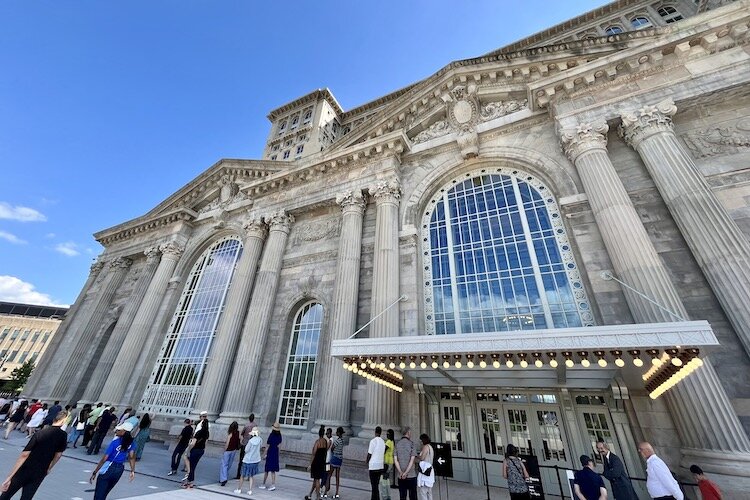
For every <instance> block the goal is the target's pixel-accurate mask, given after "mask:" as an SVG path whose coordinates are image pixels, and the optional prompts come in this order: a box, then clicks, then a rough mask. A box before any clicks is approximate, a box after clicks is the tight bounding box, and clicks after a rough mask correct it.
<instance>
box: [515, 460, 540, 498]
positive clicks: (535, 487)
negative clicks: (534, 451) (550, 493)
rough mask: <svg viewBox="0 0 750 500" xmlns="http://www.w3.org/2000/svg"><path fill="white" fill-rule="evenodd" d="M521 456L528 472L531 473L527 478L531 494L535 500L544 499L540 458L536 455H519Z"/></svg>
mask: <svg viewBox="0 0 750 500" xmlns="http://www.w3.org/2000/svg"><path fill="white" fill-rule="evenodd" d="M519 458H520V459H521V460H523V464H524V465H525V466H526V472H528V473H529V478H528V479H527V480H526V484H527V485H528V487H529V496H530V497H531V498H533V499H534V500H544V489H543V488H542V474H541V471H540V470H539V460H538V459H537V458H536V455H519Z"/></svg>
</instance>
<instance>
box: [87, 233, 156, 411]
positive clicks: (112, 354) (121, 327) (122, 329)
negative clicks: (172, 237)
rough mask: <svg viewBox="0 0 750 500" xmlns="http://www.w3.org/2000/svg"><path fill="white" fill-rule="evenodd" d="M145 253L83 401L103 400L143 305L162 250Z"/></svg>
mask: <svg viewBox="0 0 750 500" xmlns="http://www.w3.org/2000/svg"><path fill="white" fill-rule="evenodd" d="M143 253H144V255H145V256H146V266H145V267H144V268H143V270H142V271H141V275H140V276H138V281H137V282H136V284H135V286H134V287H133V292H132V293H131V294H130V297H129V298H128V303H127V304H126V305H125V308H124V309H123V311H122V314H121V315H120V318H119V319H118V320H117V325H115V329H114V330H113V331H112V335H111V336H110V338H109V340H108V341H107V345H106V347H105V348H104V352H102V356H101V358H100V359H99V361H98V363H97V364H96V369H95V370H94V374H93V375H92V376H91V379H90V380H89V383H88V385H87V386H86V390H85V391H84V392H83V398H82V400H83V402H87V403H93V402H96V401H101V399H100V398H99V395H100V394H101V392H102V388H103V387H104V383H105V382H106V381H107V377H108V376H109V373H110V370H112V365H113V364H114V362H115V359H116V358H117V354H118V353H119V352H120V348H121V347H122V344H123V343H124V342H125V337H126V334H127V333H128V330H129V329H130V325H131V324H132V323H133V319H134V318H135V315H136V313H137V311H138V309H139V308H140V306H141V302H142V301H143V297H144V295H146V289H147V288H148V285H149V283H151V278H153V276H154V272H155V271H156V266H157V265H158V264H159V253H160V252H159V248H158V247H151V248H149V249H148V250H146V251H145V252H143Z"/></svg>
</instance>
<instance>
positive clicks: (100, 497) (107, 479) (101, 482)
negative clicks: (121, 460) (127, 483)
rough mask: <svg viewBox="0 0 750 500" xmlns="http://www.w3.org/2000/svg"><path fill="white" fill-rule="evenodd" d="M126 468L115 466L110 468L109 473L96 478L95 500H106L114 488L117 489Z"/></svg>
mask: <svg viewBox="0 0 750 500" xmlns="http://www.w3.org/2000/svg"><path fill="white" fill-rule="evenodd" d="M124 470H125V466H124V465H123V464H115V463H113V464H112V465H110V466H109V469H107V472H105V473H104V474H99V475H98V476H96V489H95V490H94V500H105V499H106V498H107V495H109V492H110V491H112V488H114V487H115V485H116V484H117V481H119V480H120V476H122V473H123V471H124Z"/></svg>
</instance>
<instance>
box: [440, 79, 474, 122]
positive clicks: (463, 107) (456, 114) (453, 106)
mask: <svg viewBox="0 0 750 500" xmlns="http://www.w3.org/2000/svg"><path fill="white" fill-rule="evenodd" d="M472 90H473V89H470V88H467V87H463V86H458V87H455V88H454V89H453V90H452V91H451V97H452V98H453V100H452V102H449V103H448V105H447V110H446V111H447V112H446V115H447V116H448V121H450V123H451V125H453V128H454V129H456V130H459V131H461V132H468V131H471V130H473V128H474V125H476V124H477V122H478V121H479V100H478V99H477V97H476V95H475V94H474V92H473V91H472Z"/></svg>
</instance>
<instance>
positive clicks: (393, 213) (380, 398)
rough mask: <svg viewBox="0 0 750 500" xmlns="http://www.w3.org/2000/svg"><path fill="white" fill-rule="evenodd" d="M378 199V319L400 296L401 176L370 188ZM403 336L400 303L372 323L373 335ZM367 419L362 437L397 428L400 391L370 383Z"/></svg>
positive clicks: (375, 286) (375, 276)
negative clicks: (378, 429)
mask: <svg viewBox="0 0 750 500" xmlns="http://www.w3.org/2000/svg"><path fill="white" fill-rule="evenodd" d="M370 196H372V197H373V199H374V200H375V209H376V212H375V249H374V250H373V254H374V255H373V266H372V305H371V307H370V317H371V318H374V317H375V316H377V315H378V314H380V313H381V312H383V311H384V310H385V309H386V308H387V307H388V306H390V305H391V304H393V303H394V302H396V300H398V298H399V291H400V290H399V245H398V229H399V224H398V205H399V199H400V197H401V186H400V184H399V182H398V180H397V179H391V180H387V181H381V182H378V183H376V184H375V185H373V186H371V187H370ZM398 335H399V306H398V304H396V305H394V306H393V307H391V308H390V309H388V311H386V312H385V314H383V315H382V316H380V317H378V318H377V319H375V321H373V323H372V324H371V325H370V338H386V337H397V336H398ZM366 387H367V399H366V401H367V403H366V406H365V421H364V423H363V424H362V431H361V432H360V434H359V436H360V437H363V438H365V437H372V432H373V430H374V429H375V427H377V426H378V425H379V426H381V427H383V428H384V429H385V428H388V427H392V428H394V429H397V428H398V427H399V422H398V393H396V392H395V391H392V390H390V389H388V388H386V387H385V386H382V385H380V384H377V383H375V382H367V385H366Z"/></svg>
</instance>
